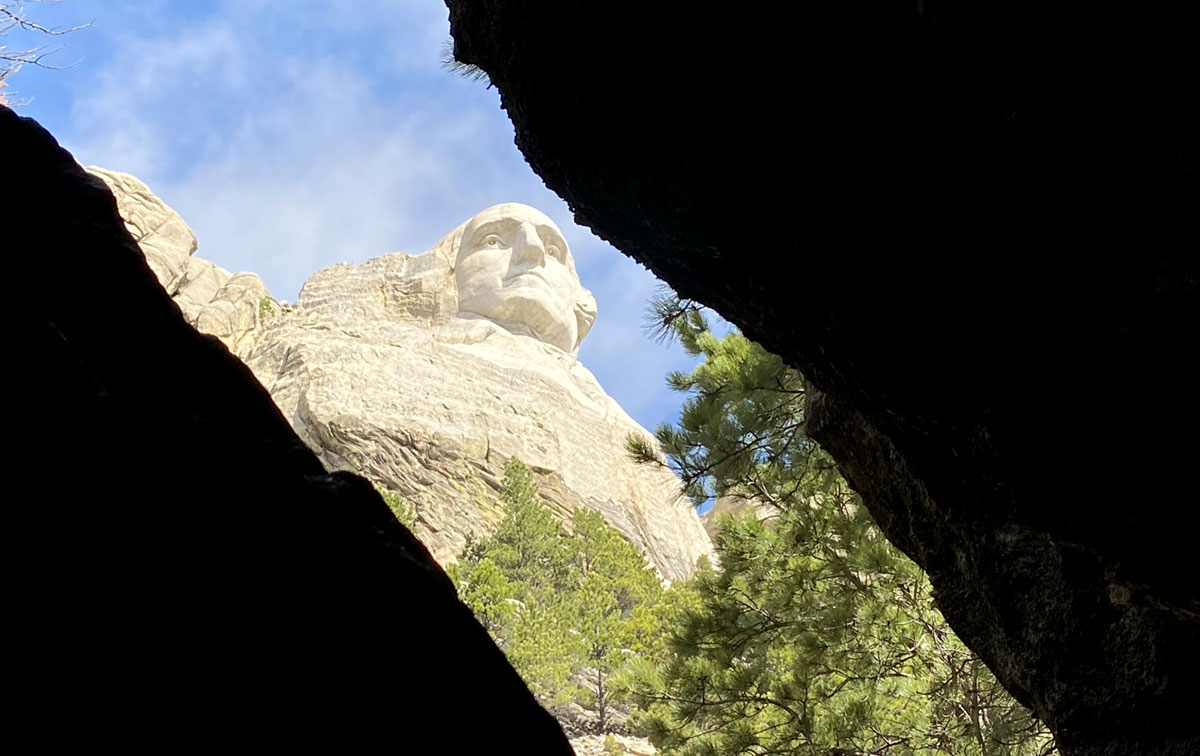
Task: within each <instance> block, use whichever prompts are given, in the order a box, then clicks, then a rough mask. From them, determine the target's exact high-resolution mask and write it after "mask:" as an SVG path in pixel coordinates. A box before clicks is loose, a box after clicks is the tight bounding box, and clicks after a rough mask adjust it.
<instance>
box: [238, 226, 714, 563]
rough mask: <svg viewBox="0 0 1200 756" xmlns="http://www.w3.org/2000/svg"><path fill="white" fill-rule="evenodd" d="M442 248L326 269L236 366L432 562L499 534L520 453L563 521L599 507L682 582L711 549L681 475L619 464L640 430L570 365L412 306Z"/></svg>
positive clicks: (433, 288) (536, 347)
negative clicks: (374, 494)
mask: <svg viewBox="0 0 1200 756" xmlns="http://www.w3.org/2000/svg"><path fill="white" fill-rule="evenodd" d="M437 254H438V252H437V249H435V250H432V251H430V252H427V253H425V254H424V255H418V256H415V257H413V256H409V255H405V254H394V255H386V256H384V257H379V258H375V259H374V260H369V261H367V262H366V263H364V264H362V265H359V266H348V265H338V266H334V267H332V268H327V269H325V270H322V271H320V272H318V273H317V274H315V275H314V276H313V277H312V278H310V279H309V280H308V282H307V283H306V284H305V285H304V288H303V290H302V291H301V294H300V301H299V302H298V303H297V304H296V305H295V306H294V307H292V308H289V310H288V311H287V312H286V313H284V314H283V315H282V316H281V317H279V318H278V319H277V320H275V321H274V322H272V323H271V324H270V326H269V327H268V328H267V329H266V330H265V331H264V332H263V333H262V334H261V336H259V337H258V344H257V347H256V349H255V350H254V351H253V352H252V353H251V354H250V355H248V357H247V360H246V361H247V364H248V365H249V366H250V367H251V368H252V369H253V370H254V372H255V374H256V375H257V376H258V377H259V379H260V380H261V381H262V383H263V385H264V386H266V387H267V389H268V390H269V391H270V392H271V394H272V396H273V397H274V398H275V401H276V403H277V404H278V405H279V407H280V409H281V410H282V411H283V413H284V415H285V416H286V417H288V418H289V419H290V420H291V422H292V425H293V427H294V428H295V429H296V431H297V432H298V433H299V434H300V436H301V438H303V439H305V441H306V442H307V443H308V444H309V446H310V447H311V448H313V449H314V450H316V451H317V452H318V454H319V455H320V457H321V459H322V461H323V462H324V463H325V465H326V467H328V468H329V469H344V470H355V471H359V472H361V473H363V474H364V475H366V476H367V477H369V478H371V479H372V480H374V481H377V482H379V483H380V484H381V485H383V486H384V487H385V488H388V489H390V490H392V491H395V492H397V493H398V494H400V496H401V497H402V498H403V499H404V500H405V501H406V502H407V503H408V504H409V505H410V506H413V507H414V508H415V510H416V513H417V518H418V519H417V528H416V533H417V535H418V536H419V537H420V538H421V539H422V540H423V541H424V542H425V543H426V544H427V545H428V546H429V548H430V549H431V550H432V552H433V554H434V556H435V557H436V558H437V559H438V560H439V561H440V562H442V563H443V564H445V563H447V562H448V561H451V560H453V559H454V558H455V557H456V556H457V555H458V553H459V552H460V551H461V550H462V547H463V546H464V543H465V539H466V538H467V537H468V536H474V537H475V538H480V537H483V536H486V535H488V534H490V533H491V531H492V530H494V529H495V526H496V525H497V524H498V522H499V519H500V517H501V514H502V506H501V503H500V500H499V495H498V492H499V488H500V481H501V478H502V476H503V469H504V464H505V462H506V461H507V460H508V459H509V457H512V456H516V457H519V458H520V459H522V460H523V461H524V462H525V463H526V464H527V465H529V466H530V468H531V469H532V470H533V471H534V472H535V474H536V475H537V476H538V478H539V481H540V484H541V491H542V493H543V497H544V499H545V501H546V503H547V504H549V505H550V507H551V508H552V509H553V510H554V511H555V512H556V513H557V514H558V515H559V516H560V517H561V518H562V519H563V520H564V521H565V520H569V517H570V513H571V512H572V511H574V510H575V509H576V508H578V507H587V508H590V509H595V510H597V511H599V512H600V513H601V514H603V515H604V517H605V519H606V520H607V521H608V522H609V523H610V524H611V525H613V526H614V527H615V528H617V529H618V530H619V531H621V533H622V534H623V535H625V536H626V537H627V538H628V539H629V540H630V541H632V542H633V543H634V544H636V545H637V546H639V547H640V548H641V549H642V550H643V551H644V552H645V553H646V555H647V556H648V557H649V559H650V561H651V563H652V564H654V566H655V567H657V568H658V570H659V572H660V573H661V574H662V575H663V576H664V577H666V578H668V579H671V580H676V579H680V578H684V577H687V576H689V575H690V574H691V573H692V571H693V569H694V568H695V566H696V562H697V560H698V559H699V558H700V557H701V556H708V557H711V556H712V546H711V544H710V542H709V540H708V537H707V535H706V534H705V532H704V530H703V528H702V526H701V524H700V520H699V518H698V517H697V515H696V513H695V511H694V510H693V509H692V507H691V505H690V503H689V502H688V501H687V500H686V498H685V497H683V496H682V492H681V489H680V485H679V481H678V479H677V478H675V476H674V475H673V474H672V473H671V472H670V471H668V470H667V469H665V468H656V467H650V466H645V465H639V464H637V463H634V462H632V461H630V459H629V457H628V455H627V454H626V452H625V446H624V444H625V438H626V436H627V435H628V434H629V433H638V434H643V435H646V434H647V432H646V431H645V430H644V429H642V428H641V427H640V426H639V425H638V424H637V423H636V422H635V421H634V420H633V419H632V418H630V417H629V416H628V415H627V414H626V413H625V412H624V411H623V410H622V409H621V408H620V406H618V405H617V403H616V402H615V401H613V400H612V398H610V397H609V396H608V395H607V394H605V393H604V390H603V389H602V388H601V387H600V385H599V384H598V383H597V382H596V379H595V378H594V377H593V376H592V374H591V373H590V372H589V371H588V370H587V369H586V368H584V367H583V365H581V364H580V363H579V362H578V361H577V360H576V359H575V357H574V356H572V355H570V354H568V353H566V352H563V351H562V350H561V349H558V348H556V347H554V346H551V345H548V344H544V343H542V342H539V341H537V340H535V339H532V338H529V337H527V336H522V335H514V334H512V333H509V332H508V331H506V330H504V329H502V328H498V327H496V326H495V325H493V324H492V323H490V322H488V321H483V320H474V321H465V320H461V319H457V318H452V317H446V316H445V315H444V314H443V315H438V314H436V313H433V312H431V311H430V310H429V309H422V308H421V307H420V306H418V305H416V304H414V303H412V302H409V301H407V300H408V299H409V297H411V296H414V294H415V295H416V296H417V298H418V299H420V300H422V301H425V302H431V301H433V302H436V301H437V300H438V299H440V298H441V297H443V296H447V294H446V292H439V287H443V288H444V287H446V286H447V285H452V279H451V278H448V275H449V273H450V271H449V270H448V269H447V268H446V267H445V266H440V268H439V265H438V263H437ZM439 270H440V273H435V271H439ZM448 281H449V283H448ZM417 289H419V290H420V291H419V293H416V292H414V290H417ZM449 296H451V297H452V292H450V293H449Z"/></svg>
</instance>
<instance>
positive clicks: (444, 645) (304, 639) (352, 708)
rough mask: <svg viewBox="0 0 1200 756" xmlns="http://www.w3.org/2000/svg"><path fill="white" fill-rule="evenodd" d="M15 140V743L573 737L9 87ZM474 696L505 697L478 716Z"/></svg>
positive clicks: (11, 239) (486, 741) (11, 146)
mask: <svg viewBox="0 0 1200 756" xmlns="http://www.w3.org/2000/svg"><path fill="white" fill-rule="evenodd" d="M0 143H2V144H4V145H5V148H6V153H5V154H6V158H5V171H6V173H5V177H6V181H11V185H12V186H19V187H21V191H19V192H15V193H11V194H9V195H6V197H5V201H4V209H5V212H6V213H8V214H6V216H5V221H6V222H5V225H4V246H3V251H4V252H5V256H6V260H7V262H8V264H9V265H10V266H11V269H10V274H11V275H12V276H13V277H14V279H15V280H18V281H21V282H22V284H23V285H22V286H20V287H15V290H14V291H12V292H10V293H9V295H8V296H6V297H5V305H6V307H7V308H9V309H8V310H6V315H9V321H8V322H9V323H10V325H11V328H10V337H12V336H15V338H14V339H12V341H13V343H14V344H15V351H14V354H15V355H18V356H17V357H16V359H14V360H11V361H10V363H9V365H8V368H9V369H8V371H7V373H8V376H7V377H8V378H9V380H10V383H9V389H8V391H9V397H10V399H11V408H10V413H11V414H10V418H9V422H10V424H11V425H10V427H12V428H13V429H14V432H15V433H17V434H19V436H20V440H19V443H14V444H11V445H10V449H9V452H8V459H7V462H8V468H7V469H8V476H9V484H10V488H11V489H12V491H11V493H12V495H11V496H9V497H8V500H7V503H6V506H5V507H4V514H3V517H4V527H3V529H2V532H3V533H4V536H5V539H6V541H5V547H4V550H3V552H4V559H5V567H6V574H7V575H8V580H7V582H6V594H5V608H6V623H5V635H6V649H7V650H8V654H7V656H6V660H5V680H6V684H7V685H9V686H10V688H11V689H12V690H13V691H18V692H19V695H15V696H12V697H11V700H10V701H9V702H8V704H7V712H6V713H7V722H8V731H9V735H10V737H11V738H12V739H13V740H14V741H16V742H26V741H27V742H40V743H47V742H51V741H52V742H53V743H54V744H55V745H56V746H59V747H65V748H66V749H67V750H79V749H86V748H95V747H96V746H97V744H104V743H113V744H116V743H119V744H121V747H125V748H134V749H144V750H162V749H164V748H166V749H168V750H170V749H175V748H180V747H183V748H194V747H197V746H199V747H201V748H210V749H221V748H228V746H229V744H230V743H232V742H237V743H243V744H245V743H250V744H262V747H264V748H268V747H269V748H280V747H282V748H286V749H298V748H301V747H303V748H313V747H316V748H318V749H322V746H323V745H324V744H326V743H328V744H329V750H344V749H347V748H348V749H350V750H357V748H358V747H360V746H359V744H362V745H361V747H363V748H366V747H369V746H373V745H374V744H377V743H379V742H395V741H396V740H397V739H402V740H403V742H404V744H405V746H406V747H408V748H410V749H412V750H413V751H414V752H421V753H488V752H491V751H494V750H495V743H494V738H495V733H497V732H502V731H511V730H518V731H520V732H521V733H522V738H523V742H524V743H525V744H526V746H527V748H528V750H529V752H531V753H539V754H541V753H547V754H564V755H565V754H569V753H570V752H571V751H570V747H569V745H568V743H567V741H566V739H565V737H564V736H563V734H562V732H561V730H560V729H559V727H558V726H557V724H556V723H555V722H554V720H553V719H552V718H551V717H550V716H549V715H548V714H546V712H545V711H544V710H542V709H541V708H540V707H539V706H538V705H537V704H536V702H535V700H534V698H533V696H532V695H531V694H530V693H529V691H528V690H527V689H526V688H525V686H524V685H523V684H522V683H521V681H520V679H519V678H518V677H517V675H516V673H515V672H514V671H513V669H512V668H511V666H509V664H508V663H507V661H506V660H505V659H504V656H503V655H502V654H501V653H500V651H499V650H498V649H497V648H496V647H495V645H494V644H492V642H491V641H490V640H489V639H488V637H487V634H486V632H485V631H484V630H483V628H482V627H480V626H479V624H478V623H477V622H475V620H474V619H473V618H472V617H471V616H470V612H469V610H468V609H467V608H466V607H464V606H463V605H462V604H461V603H459V602H458V601H457V599H456V597H455V592H454V588H453V586H452V585H451V584H450V582H449V580H448V579H446V577H445V575H444V574H443V572H442V571H441V569H440V568H439V567H438V566H437V564H436V563H435V562H434V561H433V559H432V558H431V556H430V555H429V553H428V551H427V550H426V549H425V548H424V547H423V546H422V545H421V544H420V542H419V541H418V540H417V539H416V538H414V537H413V536H412V535H411V534H410V533H409V532H408V531H407V530H405V529H404V528H403V527H402V526H401V525H399V523H397V522H396V520H395V518H394V517H392V515H391V513H390V512H389V511H388V510H387V507H386V505H385V504H384V503H383V502H382V501H381V500H380V498H379V496H378V495H377V494H376V493H375V492H374V491H373V489H372V488H371V486H370V484H369V483H367V482H366V481H365V480H363V479H361V478H359V477H357V476H354V475H351V474H348V473H344V472H339V473H333V474H330V473H328V472H326V470H325V469H324V468H323V467H322V465H321V463H320V461H319V460H318V459H317V458H316V457H315V456H314V455H313V454H312V452H310V451H309V450H308V449H307V448H305V446H304V445H303V443H302V442H301V441H300V439H298V438H297V437H296V435H295V433H294V432H293V431H292V430H291V428H290V427H289V425H288V423H287V421H286V420H285V419H284V418H283V417H282V416H281V415H280V414H279V411H278V410H277V409H276V407H275V406H274V403H273V402H272V401H271V399H270V396H269V395H268V394H267V392H266V391H265V390H264V389H263V388H262V387H261V386H260V385H259V384H258V382H257V381H255V380H254V377H253V375H252V374H251V373H250V371H249V370H248V369H247V368H246V367H245V365H244V364H242V363H241V362H239V361H238V360H237V359H235V358H234V357H233V356H232V355H230V353H229V351H228V350H227V349H226V348H225V347H224V346H222V345H221V344H220V343H219V342H218V341H217V340H216V339H215V338H213V337H210V336H205V335H202V334H200V333H198V332H197V331H196V330H195V329H194V328H193V327H192V326H191V325H190V324H189V323H188V322H187V321H185V320H184V318H183V317H182V316H181V313H180V310H179V308H178V307H177V306H175V304H173V303H172V301H171V298H170V297H169V296H168V294H167V293H166V291H165V290H164V289H163V287H162V286H161V285H160V283H159V280H158V279H157V277H156V275H155V273H154V272H152V271H151V269H150V268H149V267H148V265H147V263H146V260H145V257H144V255H143V254H142V252H141V251H140V250H139V248H138V246H137V244H136V242H135V241H134V239H133V238H132V237H131V236H130V235H129V232H128V231H127V229H126V227H125V225H124V223H123V222H122V220H121V218H120V216H119V215H118V213H117V206H116V203H115V201H114V199H113V197H112V195H111V194H110V193H109V191H108V190H107V188H106V187H105V185H104V184H103V183H102V182H101V181H100V180H99V179H97V178H95V177H93V176H89V175H88V174H87V173H85V172H84V171H83V170H82V169H81V168H80V167H79V166H78V165H77V164H76V163H75V161H74V160H73V159H72V158H71V156H70V155H69V154H67V153H66V152H65V151H63V150H62V149H60V148H59V147H58V145H57V144H56V143H55V142H54V140H53V138H51V137H50V135H49V134H47V133H46V132H45V131H44V130H43V129H41V128H40V127H39V126H38V125H37V124H36V123H34V122H33V121H31V120H28V119H21V118H18V117H17V116H16V115H15V114H13V113H12V111H10V110H8V109H7V108H3V107H0ZM51 266H52V273H53V275H49V274H48V273H47V270H48V269H50V267H51ZM14 438H15V437H14ZM464 694H469V695H473V696H478V697H479V698H480V699H481V700H484V701H486V705H482V706H478V707H475V708H474V709H473V710H472V713H471V717H470V725H471V726H469V727H463V726H462V720H461V715H460V713H459V712H460V711H461V701H462V696H463V695H464ZM450 720H452V721H450Z"/></svg>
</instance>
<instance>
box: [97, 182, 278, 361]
mask: <svg viewBox="0 0 1200 756" xmlns="http://www.w3.org/2000/svg"><path fill="white" fill-rule="evenodd" d="M87 170H88V172H89V173H92V174H94V175H96V176H99V177H100V178H101V179H103V181H104V183H105V184H106V185H107V186H108V188H109V190H110V191H111V192H112V194H113V196H114V197H115V198H116V200H117V211H118V212H119V213H120V214H121V218H122V219H123V220H124V221H125V227H126V228H127V229H128V230H129V233H130V235H132V236H133V238H134V239H135V240H137V242H138V246H140V247H141V249H142V252H143V253H144V254H145V255H146V262H147V264H149V265H150V269H151V270H152V271H154V275H155V276H156V277H157V278H158V282H159V283H160V284H162V287H163V289H165V290H166V292H167V293H168V294H170V295H171V298H172V299H174V300H175V303H176V304H177V305H179V309H180V311H182V312H183V316H184V317H185V318H186V319H187V321H188V322H189V323H191V324H192V325H193V326H195V327H196V328H198V329H199V330H200V331H202V332H204V333H208V334H212V335H213V336H216V337H217V338H218V339H220V340H221V343H222V344H224V345H225V346H227V347H229V351H231V352H233V353H234V354H236V355H238V356H245V355H246V354H248V353H249V352H250V350H251V349H253V347H254V337H255V335H256V332H257V329H258V327H259V326H260V325H261V324H262V323H263V321H264V320H269V319H270V318H271V317H273V316H274V315H275V314H277V313H278V312H279V310H280V305H279V303H278V302H276V301H275V300H274V299H272V298H271V296H270V294H269V293H268V292H267V287H266V286H265V285H264V284H263V282H262V279H261V278H259V277H258V275H256V274H254V273H238V274H236V275H234V274H232V273H230V272H229V271H227V270H225V269H224V268H221V267H220V266H218V265H215V264H213V263H211V262H209V261H208V260H205V259H203V258H199V257H194V256H193V255H194V254H195V252H196V249H197V242H196V236H195V234H193V233H192V230H191V228H189V227H188V225H187V223H185V222H184V220H183V218H181V217H179V214H178V213H176V212H175V211H174V210H172V209H171V208H170V206H168V205H167V204H166V203H165V202H163V201H162V200H161V199H159V198H158V197H157V196H155V194H154V193H153V192H151V191H150V188H149V187H148V186H146V184H145V183H143V182H142V181H141V180H139V179H138V178H136V177H135V176H131V175H130V174H128V173H120V172H117V171H110V170H107V169H105V168H99V167H97V166H90V167H89V168H88V169H87Z"/></svg>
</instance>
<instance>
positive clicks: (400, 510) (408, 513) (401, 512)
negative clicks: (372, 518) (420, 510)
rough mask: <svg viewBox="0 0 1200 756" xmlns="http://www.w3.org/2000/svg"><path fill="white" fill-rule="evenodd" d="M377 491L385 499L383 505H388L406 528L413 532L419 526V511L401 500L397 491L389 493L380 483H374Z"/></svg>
mask: <svg viewBox="0 0 1200 756" xmlns="http://www.w3.org/2000/svg"><path fill="white" fill-rule="evenodd" d="M371 485H373V486H375V490H376V491H378V492H379V496H380V497H381V498H382V499H383V503H384V504H387V505H388V509H390V510H392V514H393V515H395V516H396V519H397V520H399V521H400V524H401V525H403V526H404V527H406V528H408V529H409V530H412V529H413V528H415V527H416V526H417V510H416V509H414V508H413V507H411V506H409V505H408V504H407V503H406V502H405V501H404V499H401V498H400V494H398V493H396V492H395V491H389V490H388V489H386V488H384V487H383V486H381V485H379V484H378V483H374V482H373V483H372V484H371Z"/></svg>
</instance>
